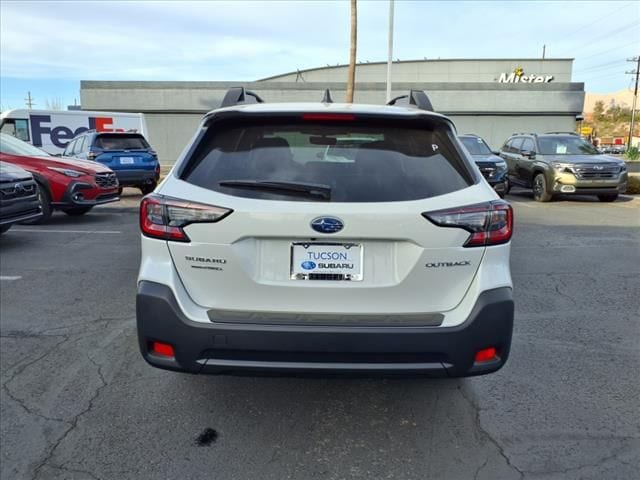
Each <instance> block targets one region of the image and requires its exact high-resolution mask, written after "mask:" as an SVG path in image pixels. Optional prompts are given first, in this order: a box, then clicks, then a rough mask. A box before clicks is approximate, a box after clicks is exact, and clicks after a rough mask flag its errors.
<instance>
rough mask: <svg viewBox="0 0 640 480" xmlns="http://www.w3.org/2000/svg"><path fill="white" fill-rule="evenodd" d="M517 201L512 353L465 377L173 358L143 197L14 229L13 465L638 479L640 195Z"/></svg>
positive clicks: (119, 471) (8, 301) (108, 473)
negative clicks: (189, 368) (144, 311)
mask: <svg viewBox="0 0 640 480" xmlns="http://www.w3.org/2000/svg"><path fill="white" fill-rule="evenodd" d="M508 199H509V200H510V201H512V203H513V205H514V208H515V212H516V230H515V236H514V239H513V249H512V270H513V277H514V282H515V291H514V295H515V302H516V323H515V331H514V337H513V347H512V351H511V357H510V359H509V362H508V363H507V365H506V366H505V367H504V368H503V369H502V370H501V371H499V372H497V373H495V374H492V375H488V376H484V377H476V378H471V379H462V380H456V379H450V380H425V379H411V380H409V379H404V380H403V379H394V380H390V379H387V380H385V379H304V378H302V379H301V378H247V377H211V376H192V375H186V374H178V373H172V372H166V371H161V370H157V369H154V368H152V367H150V366H148V365H147V364H146V363H145V362H144V361H143V360H142V358H141V356H140V354H139V353H138V347H137V343H136V335H135V287H136V273H137V267H138V262H139V256H140V247H139V240H138V231H137V216H136V213H135V212H134V211H127V210H126V209H122V208H118V207H116V208H96V209H95V210H94V211H92V212H91V213H89V214H88V215H86V216H85V217H81V218H77V217H76V218H72V217H67V216H65V215H64V214H56V215H55V216H54V217H53V219H52V221H51V223H50V224H48V225H44V226H17V227H15V228H12V229H11V230H10V231H9V232H8V233H7V234H5V235H3V236H2V237H1V238H0V336H1V338H0V377H1V382H2V390H1V393H0V396H1V398H0V478H2V479H7V480H9V479H65V480H69V479H154V480H155V479H176V478H180V479H205V478H206V479H224V480H230V479H278V480H280V479H289V478H290V479H305V480H306V479H343V478H359V479H454V480H455V479H492V480H494V479H517V478H527V479H529V478H531V479H556V478H557V479H597V480H603V479H625V480H627V479H631V478H638V472H639V471H640V381H639V379H640V373H639V372H640V343H639V339H640V295H639V294H640V198H635V199H632V198H631V197H624V198H623V199H622V200H621V201H617V202H615V203H613V204H605V203H600V202H598V201H593V200H592V199H588V198H585V199H571V200H562V201H555V202H552V203H550V204H539V203H535V202H533V201H532V200H531V197H530V195H529V194H526V193H520V194H515V195H510V196H509V197H508ZM130 203H132V204H135V202H133V201H132V202H130Z"/></svg>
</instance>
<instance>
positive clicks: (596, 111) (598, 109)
mask: <svg viewBox="0 0 640 480" xmlns="http://www.w3.org/2000/svg"><path fill="white" fill-rule="evenodd" d="M603 118H604V102H603V101H601V100H598V101H597V102H596V104H595V105H594V106H593V120H594V121H596V122H601V121H602V119H603Z"/></svg>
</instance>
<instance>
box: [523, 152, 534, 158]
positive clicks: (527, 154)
mask: <svg viewBox="0 0 640 480" xmlns="http://www.w3.org/2000/svg"><path fill="white" fill-rule="evenodd" d="M522 156H523V157H528V158H536V152H534V151H532V150H525V151H524V152H522Z"/></svg>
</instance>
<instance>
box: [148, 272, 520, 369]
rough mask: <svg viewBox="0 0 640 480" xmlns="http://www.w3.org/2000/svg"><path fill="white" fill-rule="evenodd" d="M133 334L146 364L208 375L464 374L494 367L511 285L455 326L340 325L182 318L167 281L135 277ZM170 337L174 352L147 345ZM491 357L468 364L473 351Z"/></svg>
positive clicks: (507, 335) (509, 311)
mask: <svg viewBox="0 0 640 480" xmlns="http://www.w3.org/2000/svg"><path fill="white" fill-rule="evenodd" d="M136 315H137V325H138V341H139V346H140V350H141V353H142V356H143V357H144V359H145V360H146V361H147V362H148V363H149V364H151V365H153V366H155V367H158V368H164V369H167V370H175V371H184V372H190V373H211V374H280V375H299V374H313V373H316V374H330V375H341V374H342V375H385V376H386V375H409V376H434V377H446V376H453V377H457V376H471V375H482V374H486V373H491V372H494V371H496V370H498V369H500V368H501V367H502V366H503V365H504V364H505V362H506V361H507V358H508V356H509V349H510V345H511V333H512V329H513V300H512V291H511V289H510V288H498V289H494V290H489V291H486V292H483V293H482V294H481V295H480V296H479V297H478V300H477V301H476V304H475V306H474V308H473V309H472V312H471V314H470V315H469V318H468V319H467V320H466V321H465V322H464V323H463V324H461V325H459V326H456V327H415V326H411V327H397V326H395V327H353V326H351V327H346V326H321V325H318V326H310V325H256V324H248V323H247V324H238V323H233V324H231V323H214V322H212V323H211V324H202V323H200V322H193V321H191V320H189V319H187V318H186V317H185V316H184V314H183V313H182V312H181V310H180V308H179V306H178V304H177V302H176V299H175V297H174V295H173V293H172V291H171V290H170V288H169V287H167V286H166V285H161V284H158V283H154V282H147V281H142V282H140V283H139V285H138V295H137V299H136ZM153 341H158V342H163V343H168V344H171V345H172V346H173V348H174V351H175V358H173V357H163V356H160V355H157V354H155V353H153V352H152V351H151V342H153ZM489 347H495V348H496V349H497V351H498V356H497V358H494V359H493V360H490V361H487V362H483V363H474V357H475V354H476V352H477V351H478V350H481V349H484V348H489Z"/></svg>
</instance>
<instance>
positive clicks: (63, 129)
mask: <svg viewBox="0 0 640 480" xmlns="http://www.w3.org/2000/svg"><path fill="white" fill-rule="evenodd" d="M87 130H96V131H98V132H126V131H136V132H138V133H141V134H142V135H144V136H145V137H146V136H147V125H146V122H145V119H144V115H143V114H142V113H116V112H89V111H84V110H68V111H67V110H9V111H7V112H4V113H2V115H0V131H1V132H2V133H6V134H9V135H13V136H14V137H17V138H19V139H20V140H24V141H25V142H28V143H30V144H32V145H33V146H34V147H39V148H41V149H42V150H44V151H46V152H48V153H50V154H52V155H56V154H61V153H62V152H63V151H64V148H65V147H66V146H67V144H68V143H69V142H70V141H71V140H72V139H73V138H74V137H75V136H76V135H79V134H80V133H82V132H86V131H87Z"/></svg>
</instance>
